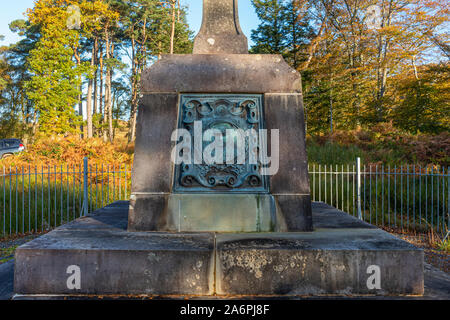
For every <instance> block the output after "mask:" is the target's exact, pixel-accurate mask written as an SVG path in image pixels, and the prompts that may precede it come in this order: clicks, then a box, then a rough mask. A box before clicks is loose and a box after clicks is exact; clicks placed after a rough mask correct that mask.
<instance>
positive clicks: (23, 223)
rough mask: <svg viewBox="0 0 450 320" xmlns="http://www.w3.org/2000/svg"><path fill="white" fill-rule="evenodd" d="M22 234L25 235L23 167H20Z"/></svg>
mask: <svg viewBox="0 0 450 320" xmlns="http://www.w3.org/2000/svg"><path fill="white" fill-rule="evenodd" d="M21 180H22V234H24V233H25V175H24V167H23V166H22V177H21Z"/></svg>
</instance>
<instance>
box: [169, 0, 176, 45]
mask: <svg viewBox="0 0 450 320" xmlns="http://www.w3.org/2000/svg"><path fill="white" fill-rule="evenodd" d="M171 5H172V30H171V32H170V54H173V52H174V42H175V22H176V15H175V12H176V0H172V1H171Z"/></svg>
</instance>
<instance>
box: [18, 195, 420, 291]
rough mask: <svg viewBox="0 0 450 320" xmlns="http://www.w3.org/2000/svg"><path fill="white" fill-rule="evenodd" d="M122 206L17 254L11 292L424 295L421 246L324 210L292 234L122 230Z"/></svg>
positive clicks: (62, 229)
mask: <svg viewBox="0 0 450 320" xmlns="http://www.w3.org/2000/svg"><path fill="white" fill-rule="evenodd" d="M127 209H128V203H126V202H124V203H121V204H119V205H118V204H117V203H116V204H114V205H113V206H110V207H108V208H107V209H106V210H105V209H101V210H99V211H98V212H97V213H96V214H94V215H92V216H89V217H85V218H82V219H78V220H76V221H74V222H72V223H69V224H67V225H65V226H62V227H60V228H58V229H56V230H54V231H52V232H50V233H48V234H46V235H44V236H42V237H40V238H37V239H35V240H33V241H31V242H29V243H27V244H25V245H23V246H21V247H19V248H18V249H17V251H16V256H15V293H16V294H20V295H158V296H161V295H189V296H211V295H219V296H220V295H251V296H253V295H255V296H257V295H277V296H280V295H281V296H282V295H287V296H292V295H361V294H364V295H365V294H368V295H421V294H423V251H422V250H421V249H418V248H416V247H414V246H412V245H411V244H409V243H407V242H405V241H403V240H400V239H398V238H396V237H394V236H392V235H390V234H389V233H387V232H384V231H382V230H380V229H377V228H375V227H373V226H371V225H369V224H366V223H364V222H361V221H359V220H357V219H355V218H353V217H351V216H349V215H347V214H345V213H343V212H342V211H338V210H336V209H334V208H332V207H330V206H327V205H324V204H320V203H314V204H313V218H314V222H315V225H317V226H318V228H317V229H316V230H315V231H314V232H299V233H163V232H159V233H158V232H127V231H126V229H125V228H126V227H125V226H126V220H127V212H128V211H127ZM333 220H334V221H335V223H334V224H333ZM78 280H79V281H78Z"/></svg>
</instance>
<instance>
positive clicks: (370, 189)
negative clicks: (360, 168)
mask: <svg viewBox="0 0 450 320" xmlns="http://www.w3.org/2000/svg"><path fill="white" fill-rule="evenodd" d="M369 178H370V180H369V223H372V166H369Z"/></svg>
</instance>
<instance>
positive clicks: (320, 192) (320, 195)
mask: <svg viewBox="0 0 450 320" xmlns="http://www.w3.org/2000/svg"><path fill="white" fill-rule="evenodd" d="M321 178H322V177H321V172H320V164H319V201H322V179H321Z"/></svg>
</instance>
